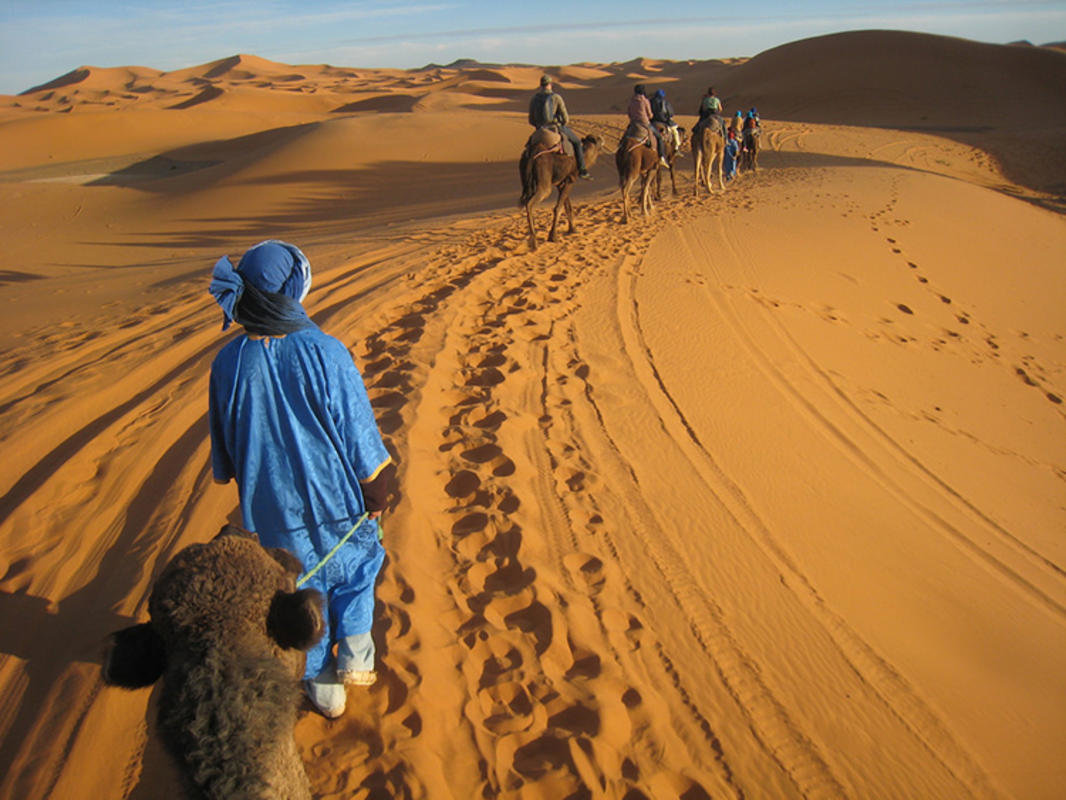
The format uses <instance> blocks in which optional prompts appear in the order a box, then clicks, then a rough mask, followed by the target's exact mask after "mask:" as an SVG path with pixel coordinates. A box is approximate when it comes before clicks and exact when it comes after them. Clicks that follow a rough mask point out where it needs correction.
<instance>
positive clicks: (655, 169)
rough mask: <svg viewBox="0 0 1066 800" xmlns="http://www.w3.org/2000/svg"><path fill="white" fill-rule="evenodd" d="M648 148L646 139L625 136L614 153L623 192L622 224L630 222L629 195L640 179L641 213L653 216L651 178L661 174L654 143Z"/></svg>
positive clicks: (619, 182) (619, 183)
mask: <svg viewBox="0 0 1066 800" xmlns="http://www.w3.org/2000/svg"><path fill="white" fill-rule="evenodd" d="M651 145H652V146H651V147H648V146H646V144H645V139H643V138H637V137H633V136H626V135H624V134H623V136H622V139H621V141H619V143H618V149H617V150H615V151H614V164H615V167H617V169H618V185H619V188H621V190H622V222H625V223H628V222H629V194H630V190H631V189H632V188H633V184H634V183H636V182H637V178H640V211H641V213H642V214H643V215H644V216H645V217H648V216H651V214H652V212H653V211H654V206H653V205H652V202H651V191H650V190H651V177H652V175H653V174H654V175H655V176H656V177H658V173H659V166H660V165H659V154H658V152H657V151H656V148H655V143H654V141H652V142H651Z"/></svg>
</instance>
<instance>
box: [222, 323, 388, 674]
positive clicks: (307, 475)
mask: <svg viewBox="0 0 1066 800" xmlns="http://www.w3.org/2000/svg"><path fill="white" fill-rule="evenodd" d="M268 342H269V344H268ZM209 422H210V428H211V463H212V469H213V471H214V475H215V478H216V479H218V480H221V481H228V480H230V479H231V478H236V480H237V486H238V489H239V493H240V502H241V514H242V515H243V518H244V526H245V527H246V528H247V529H248V530H250V531H255V532H256V533H257V534H258V535H259V540H260V541H261V542H262V544H263V545H264V546H266V547H283V548H285V549H287V550H289V551H290V552H292V553H293V554H294V555H296V557H297V558H299V559H300V561H301V562H303V565H304V571H305V572H307V571H310V570H311V569H313V568H314V567H315V566H316V565H317V564H318V563H319V561H321V559H322V558H323V557H324V556H325V555H326V554H327V553H329V551H330V550H331V549H332V548H333V546H334V545H335V544H336V543H337V542H338V541H339V540H340V539H342V538H343V537H344V535H345V534H346V533H348V531H349V530H351V528H352V526H353V525H354V524H355V522H356V520H358V518H359V517H360V516H362V514H363V512H364V506H363V494H362V490H361V489H360V487H359V482H360V481H366V480H369V479H371V478H373V477H375V476H376V475H377V474H378V473H379V472H380V471H381V469H382V468H383V467H384V466H385V465H386V464H387V463H388V462H389V453H388V451H387V450H386V449H385V445H384V444H383V443H382V441H381V435H380V433H379V432H378V427H377V423H376V422H375V420H374V412H373V409H372V408H371V406H370V400H369V398H368V397H367V394H366V387H365V386H364V385H363V379H362V376H361V375H360V374H359V371H358V370H357V369H356V367H355V364H354V363H353V362H352V358H351V355H349V353H348V351H347V349H346V348H345V347H344V345H343V344H341V343H340V342H339V341H338V340H337V339H335V338H333V337H332V336H329V335H327V334H325V333H323V332H322V331H321V330H319V329H318V328H317V327H310V328H305V329H303V330H299V331H296V332H295V333H290V334H288V335H287V336H284V337H282V338H272V339H269V340H264V339H249V338H248V337H247V336H240V337H238V338H237V339H235V340H234V341H232V342H230V343H229V344H227V345H226V346H225V347H223V348H222V350H221V351H220V352H219V354H218V355H217V356H216V357H215V360H214V362H213V363H212V365H211V388H210V408H209ZM377 532H378V526H377V523H376V522H374V521H366V522H364V523H363V524H362V525H360V526H359V528H358V530H356V532H355V533H354V534H353V535H352V537H351V538H350V539H349V540H348V541H347V542H346V543H345V544H344V546H343V547H341V549H340V550H339V551H338V552H337V554H336V555H335V556H333V558H332V559H330V561H329V562H327V564H326V565H325V566H324V567H323V568H322V569H320V570H319V571H318V572H317V573H316V574H315V575H314V576H312V577H311V579H310V580H309V581H308V582H307V583H306V584H304V585H305V587H307V588H315V589H318V590H319V591H320V592H322V594H323V595H324V596H325V597H326V609H325V611H326V616H327V620H328V628H327V630H328V631H329V635H328V636H324V637H323V638H322V641H320V642H319V644H318V645H317V646H316V647H315V648H314V649H312V650H311V651H309V652H308V654H307V670H306V673H305V674H306V676H307V677H314V676H315V675H317V674H318V673H319V672H320V671H321V670H322V669H323V667H325V666H326V664H327V663H328V661H329V658H330V648H331V645H332V643H334V642H336V641H339V640H340V639H343V638H345V637H348V636H352V635H355V634H360V633H367V632H369V631H370V628H371V624H372V622H373V614H374V582H375V580H376V577H377V573H378V570H379V569H380V568H381V563H382V560H383V559H384V555H385V553H384V549H383V548H382V546H381V544H380V542H379V541H378V536H377Z"/></svg>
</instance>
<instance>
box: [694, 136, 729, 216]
mask: <svg viewBox="0 0 1066 800" xmlns="http://www.w3.org/2000/svg"><path fill="white" fill-rule="evenodd" d="M721 126H722V123H721V121H720V120H718V119H716V118H714V117H712V118H711V119H710V121H709V122H707V123H706V124H703V125H697V126H696V127H695V128H693V129H692V160H693V161H694V162H695V165H696V166H695V169H696V172H695V178H696V179H695V181H694V183H693V185H692V192H693V194H694V195H695V196H696V197H699V194H700V184H703V185H704V186H705V187H706V188H707V193H708V194H710V193H712V192H713V188H712V187H711V170H712V169H713V167H714V165H715V163H717V164H718V187H719V188H720V189H721V190H722V191H723V192H724V191H725V181H724V180H723V179H722V163H723V161H724V160H725V138H724V136H723V133H722V127H721Z"/></svg>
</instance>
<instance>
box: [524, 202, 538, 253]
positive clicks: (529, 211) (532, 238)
mask: <svg viewBox="0 0 1066 800" xmlns="http://www.w3.org/2000/svg"><path fill="white" fill-rule="evenodd" d="M535 200H536V197H535V196H534V197H531V198H529V200H528V201H527V202H526V221H527V222H528V223H529V249H530V250H536V249H537V229H536V228H534V227H533V204H534V202H535Z"/></svg>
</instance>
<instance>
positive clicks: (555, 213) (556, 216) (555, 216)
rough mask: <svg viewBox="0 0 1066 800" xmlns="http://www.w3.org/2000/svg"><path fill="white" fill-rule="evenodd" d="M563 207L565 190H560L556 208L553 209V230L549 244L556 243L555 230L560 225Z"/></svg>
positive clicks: (550, 232) (549, 233)
mask: <svg viewBox="0 0 1066 800" xmlns="http://www.w3.org/2000/svg"><path fill="white" fill-rule="evenodd" d="M562 207H563V190H562V189H559V197H558V198H557V199H556V201H555V208H553V209H552V227H551V230H550V231H548V241H549V242H554V241H556V238H555V228H556V226H557V225H558V224H559V211H560V210H561V209H562Z"/></svg>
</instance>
